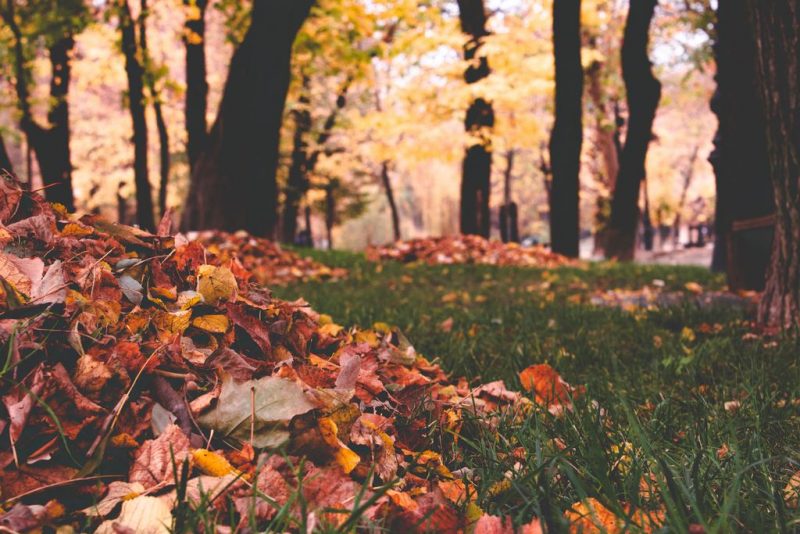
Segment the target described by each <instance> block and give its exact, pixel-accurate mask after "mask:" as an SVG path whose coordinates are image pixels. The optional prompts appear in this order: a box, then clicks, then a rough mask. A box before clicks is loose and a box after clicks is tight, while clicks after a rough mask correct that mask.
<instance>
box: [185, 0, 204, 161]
mask: <svg viewBox="0 0 800 534" xmlns="http://www.w3.org/2000/svg"><path fill="white" fill-rule="evenodd" d="M183 5H184V6H187V13H188V14H187V17H186V22H185V24H184V37H183V42H184V45H185V46H186V105H185V116H186V137H187V142H186V151H187V153H188V157H189V169H190V170H194V166H195V163H197V159H198V158H199V157H200V154H201V153H202V152H203V150H205V144H206V137H207V135H208V126H207V125H206V113H207V109H208V81H207V80H206V19H205V17H206V5H207V0H183ZM189 8H191V9H189Z"/></svg>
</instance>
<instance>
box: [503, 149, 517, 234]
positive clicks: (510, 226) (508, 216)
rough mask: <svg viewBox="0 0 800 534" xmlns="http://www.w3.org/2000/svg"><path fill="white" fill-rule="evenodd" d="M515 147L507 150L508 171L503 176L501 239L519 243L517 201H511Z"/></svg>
mask: <svg viewBox="0 0 800 534" xmlns="http://www.w3.org/2000/svg"><path fill="white" fill-rule="evenodd" d="M514 154H515V151H514V149H513V148H511V149H509V150H508V152H506V171H505V174H504V176H503V205H502V206H500V239H501V240H502V241H503V243H508V242H513V243H519V224H518V222H517V203H516V202H512V201H511V180H512V179H513V176H514V175H513V171H514Z"/></svg>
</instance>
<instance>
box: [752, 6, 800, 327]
mask: <svg viewBox="0 0 800 534" xmlns="http://www.w3.org/2000/svg"><path fill="white" fill-rule="evenodd" d="M747 5H748V8H749V12H750V19H751V24H752V34H753V35H755V51H756V54H755V58H756V84H757V87H758V89H759V94H760V96H761V105H762V110H763V117H764V124H765V126H766V139H767V161H768V162H769V175H770V178H771V180H772V186H773V191H774V195H775V208H776V214H775V236H774V241H773V247H772V257H771V260H770V265H769V269H768V272H767V282H766V287H765V290H764V295H763V296H762V298H761V303H760V306H759V320H760V321H762V322H764V323H767V324H770V325H779V326H783V327H790V326H796V325H797V323H798V319H800V202H798V198H799V197H800V144H799V143H798V132H800V57H799V56H798V51H800V2H798V1H797V0H791V1H786V2H763V1H760V0H749V1H748V2H747Z"/></svg>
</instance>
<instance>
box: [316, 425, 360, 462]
mask: <svg viewBox="0 0 800 534" xmlns="http://www.w3.org/2000/svg"><path fill="white" fill-rule="evenodd" d="M319 431H320V434H322V439H323V440H324V441H325V443H327V444H328V445H329V446H330V447H333V448H334V449H336V453H335V454H334V458H335V459H336V463H338V464H339V466H341V468H342V470H343V471H344V472H345V473H350V472H351V471H352V470H353V469H355V468H356V466H357V465H358V464H359V462H360V461H361V457H360V456H359V455H358V454H356V453H355V452H353V451H352V450H351V449H350V448H349V447H348V446H347V445H345V444H344V443H342V441H341V440H340V439H339V437H338V435H337V433H338V432H339V428H338V427H337V425H336V423H335V422H334V421H333V419H331V418H329V417H322V418H321V419H320V420H319Z"/></svg>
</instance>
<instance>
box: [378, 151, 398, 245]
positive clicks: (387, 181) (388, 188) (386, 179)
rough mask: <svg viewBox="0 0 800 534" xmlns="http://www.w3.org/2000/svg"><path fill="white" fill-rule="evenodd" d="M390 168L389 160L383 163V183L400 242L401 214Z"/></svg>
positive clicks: (393, 229)
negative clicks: (395, 196)
mask: <svg viewBox="0 0 800 534" xmlns="http://www.w3.org/2000/svg"><path fill="white" fill-rule="evenodd" d="M389 166H390V163H389V160H383V162H381V183H382V184H383V190H384V191H385V192H386V203H387V204H389V213H390V214H391V216H392V232H393V233H394V240H395V241H400V213H399V212H398V210H397V202H396V201H395V199H394V188H393V187H392V178H391V176H389Z"/></svg>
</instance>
